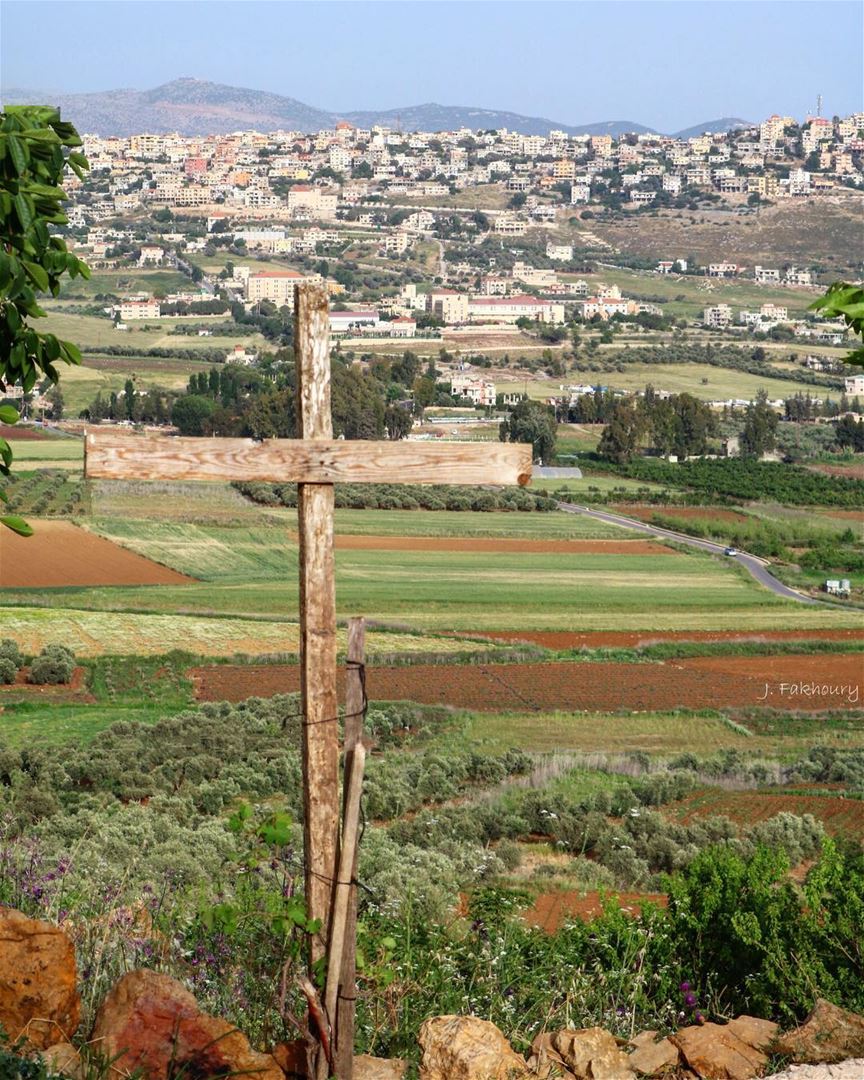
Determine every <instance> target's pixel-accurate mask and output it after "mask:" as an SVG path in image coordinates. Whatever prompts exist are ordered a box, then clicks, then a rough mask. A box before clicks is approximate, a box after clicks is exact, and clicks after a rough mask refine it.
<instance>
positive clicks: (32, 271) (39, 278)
mask: <svg viewBox="0 0 864 1080" xmlns="http://www.w3.org/2000/svg"><path fill="white" fill-rule="evenodd" d="M24 269H25V270H26V271H27V276H28V277H29V278H30V280H31V281H32V282H33V284H34V285H35V286H36V288H37V289H41V290H42V292H47V291H48V288H49V286H50V282H49V280H48V275H47V274H46V273H45V270H44V269H43V268H42V267H41V266H40V265H39V264H38V263H33V262H25V263H24Z"/></svg>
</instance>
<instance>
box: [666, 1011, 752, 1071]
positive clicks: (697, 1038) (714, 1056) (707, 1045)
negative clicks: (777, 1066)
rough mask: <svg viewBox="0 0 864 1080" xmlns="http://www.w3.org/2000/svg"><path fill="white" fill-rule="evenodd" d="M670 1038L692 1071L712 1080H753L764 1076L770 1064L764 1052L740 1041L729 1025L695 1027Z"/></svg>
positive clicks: (684, 1029) (677, 1032) (683, 1030)
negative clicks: (755, 1077) (766, 1066)
mask: <svg viewBox="0 0 864 1080" xmlns="http://www.w3.org/2000/svg"><path fill="white" fill-rule="evenodd" d="M669 1038H670V1041H671V1042H672V1043H674V1044H675V1046H677V1047H678V1049H679V1050H680V1051H681V1053H682V1054H683V1055H684V1058H685V1060H686V1062H687V1064H688V1065H689V1066H690V1068H691V1069H692V1070H693V1071H694V1072H695V1073H696V1074H697V1075H699V1076H702V1077H706V1078H708V1080H752V1077H754V1076H761V1075H762V1070H763V1069H764V1067H765V1065H766V1064H767V1062H768V1058H767V1057H766V1056H765V1054H763V1053H762V1051H761V1050H756V1049H755V1048H754V1047H752V1046H750V1045H749V1044H748V1043H746V1042H744V1040H743V1039H740V1038H739V1037H738V1036H737V1035H736V1034H735V1032H734V1031H732V1030H730V1028H729V1025H728V1024H695V1025H694V1026H693V1027H686V1028H681V1030H680V1031H676V1032H675V1034H674V1035H671V1036H670V1037H669Z"/></svg>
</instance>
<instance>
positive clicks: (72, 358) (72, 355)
mask: <svg viewBox="0 0 864 1080" xmlns="http://www.w3.org/2000/svg"><path fill="white" fill-rule="evenodd" d="M60 349H61V351H62V352H63V354H64V355H65V357H66V359H67V360H68V361H69V363H70V364H80V363H81V350H80V349H79V348H78V346H77V345H73V344H72V342H71V341H61V342H60Z"/></svg>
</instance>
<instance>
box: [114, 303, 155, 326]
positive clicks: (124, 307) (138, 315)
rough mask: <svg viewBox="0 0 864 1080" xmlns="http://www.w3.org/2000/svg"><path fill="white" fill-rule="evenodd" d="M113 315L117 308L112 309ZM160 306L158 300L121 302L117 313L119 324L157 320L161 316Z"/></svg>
mask: <svg viewBox="0 0 864 1080" xmlns="http://www.w3.org/2000/svg"><path fill="white" fill-rule="evenodd" d="M114 310H115V313H116V312H117V310H118V309H117V308H115V309H114ZM161 311H162V309H161V306H160V304H159V301H158V300H154V299H152V298H150V299H147V300H121V301H120V307H119V313H120V321H121V322H132V321H133V320H135V319H158V318H159V316H160V314H161Z"/></svg>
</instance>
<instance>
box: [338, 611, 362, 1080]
mask: <svg viewBox="0 0 864 1080" xmlns="http://www.w3.org/2000/svg"><path fill="white" fill-rule="evenodd" d="M365 657H366V620H365V619H351V620H349V622H348V657H347V659H348V671H347V672H346V676H345V775H346V776H348V775H349V774H350V772H351V767H352V759H353V754H354V750H355V748H356V747H357V746H358V744H360V741H361V739H362V738H363V713H364V710H365V707H366V698H365V691H364V682H363V671H362V665H363V663H364V662H365ZM348 794H349V793H348V785H347V784H346V785H345V792H344V798H343V819H347V817H348ZM358 842H359V834H358V837H357V842H355V844H354V852H353V862H352V864H351V882H352V885H351V888H350V890H349V892H348V910H347V913H346V916H345V945H344V948H343V952H342V971H341V974H340V976H339V1003H338V1006H337V1009H336V1075H337V1076H338V1077H339V1080H352V1078H353V1073H354V1029H355V1018H356V1015H357V886H356V884H353V883H354V882H356V880H357V849H358ZM342 843H343V845H344V843H345V836H344V833H343V837H342ZM340 876H341V875H340Z"/></svg>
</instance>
